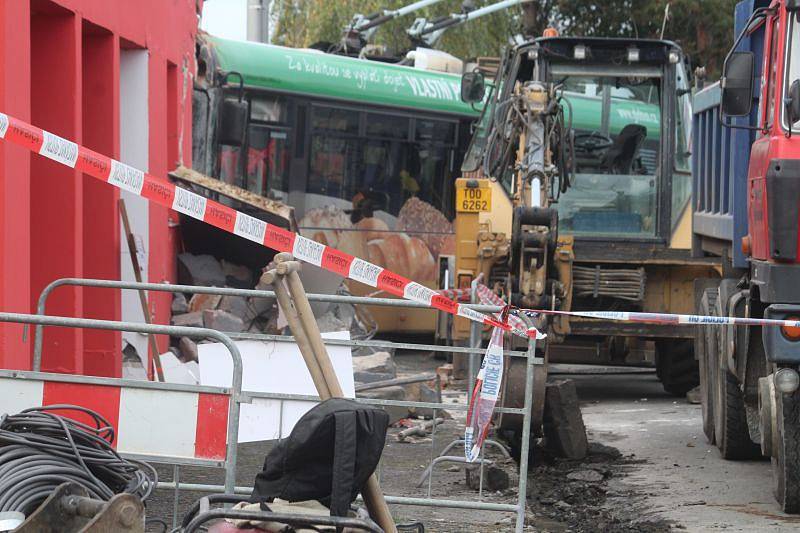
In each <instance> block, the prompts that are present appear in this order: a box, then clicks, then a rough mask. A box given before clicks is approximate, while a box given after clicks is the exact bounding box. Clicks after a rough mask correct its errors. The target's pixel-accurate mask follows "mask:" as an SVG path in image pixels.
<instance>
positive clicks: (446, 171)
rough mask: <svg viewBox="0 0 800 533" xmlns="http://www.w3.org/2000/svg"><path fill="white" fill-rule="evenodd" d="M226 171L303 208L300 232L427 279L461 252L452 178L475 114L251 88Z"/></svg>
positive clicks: (298, 210) (224, 156)
mask: <svg viewBox="0 0 800 533" xmlns="http://www.w3.org/2000/svg"><path fill="white" fill-rule="evenodd" d="M249 107H250V119H249V123H248V129H247V135H246V138H245V143H244V146H241V147H239V146H226V145H219V149H218V154H217V156H218V165H219V176H220V179H222V180H223V181H225V182H227V183H230V184H231V185H236V186H238V187H241V188H244V189H247V190H249V191H251V192H253V193H256V194H259V195H262V196H266V197H269V198H272V199H276V200H280V201H282V202H284V203H287V204H289V205H291V206H292V207H294V208H295V214H296V217H297V220H298V229H299V230H300V233H301V234H303V235H304V236H307V237H309V238H313V239H315V240H318V241H321V242H324V243H326V244H328V245H330V246H334V247H336V248H339V249H341V250H343V251H345V252H348V253H351V254H352V255H355V256H357V257H370V258H374V261H375V262H376V263H378V264H380V265H381V266H387V267H388V268H392V269H393V270H394V271H396V272H398V273H399V274H401V275H404V276H407V277H409V278H411V279H416V280H420V281H422V282H433V280H435V279H436V272H437V267H436V264H437V261H438V258H439V256H441V255H452V254H453V253H454V252H455V237H454V229H453V225H452V220H453V216H454V215H455V213H454V200H453V195H454V194H455V193H454V181H455V178H456V177H457V176H456V169H458V168H459V165H460V162H461V159H462V158H463V155H464V152H465V144H466V141H467V140H468V136H469V130H470V125H471V123H472V122H473V119H472V117H464V116H458V115H448V114H433V113H427V112H420V111H415V110H400V109H398V110H391V109H383V108H379V107H377V106H370V105H359V103H358V102H349V103H338V102H330V101H325V100H322V99H316V98H307V97H304V96H299V95H298V96H291V95H278V94H275V93H268V92H260V93H252V94H251V95H250V97H249Z"/></svg>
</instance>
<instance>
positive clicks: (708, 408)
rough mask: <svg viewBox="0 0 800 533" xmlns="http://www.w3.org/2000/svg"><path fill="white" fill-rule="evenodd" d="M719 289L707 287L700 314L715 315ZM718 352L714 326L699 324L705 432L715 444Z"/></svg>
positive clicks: (697, 342)
mask: <svg viewBox="0 0 800 533" xmlns="http://www.w3.org/2000/svg"><path fill="white" fill-rule="evenodd" d="M717 294H718V293H717V289H716V288H707V289H705V291H704V292H703V296H702V299H701V300H700V308H699V314H701V315H713V314H715V312H716V305H717ZM715 353H717V343H716V335H715V334H714V328H712V327H707V326H697V331H696V332H695V355H696V356H697V366H698V367H699V371H700V408H701V411H702V413H703V433H705V435H706V440H708V443H709V444H714V385H713V384H714V373H713V370H714V365H713V364H711V360H712V358H711V357H710V355H711V354H715Z"/></svg>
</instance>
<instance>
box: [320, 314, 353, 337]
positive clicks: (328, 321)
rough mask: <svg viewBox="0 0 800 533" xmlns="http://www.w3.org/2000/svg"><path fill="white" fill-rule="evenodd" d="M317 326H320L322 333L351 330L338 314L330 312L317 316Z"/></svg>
mask: <svg viewBox="0 0 800 533" xmlns="http://www.w3.org/2000/svg"><path fill="white" fill-rule="evenodd" d="M317 326H318V327H319V331H320V333H331V332H334V331H350V326H348V325H347V324H345V323H344V322H343V321H342V320H341V319H340V318H339V317H338V316H336V314H334V313H330V312H328V313H325V314H324V315H322V316H321V317H319V318H317Z"/></svg>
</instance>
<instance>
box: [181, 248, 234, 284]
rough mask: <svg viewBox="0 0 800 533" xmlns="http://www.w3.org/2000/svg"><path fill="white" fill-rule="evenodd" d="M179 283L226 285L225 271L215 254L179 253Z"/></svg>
mask: <svg viewBox="0 0 800 533" xmlns="http://www.w3.org/2000/svg"><path fill="white" fill-rule="evenodd" d="M178 283H181V284H184V285H202V286H205V287H212V286H213V287H224V286H225V273H224V272H223V271H222V266H221V265H220V263H219V261H217V260H216V258H214V256H211V255H205V254H204V255H194V254H189V253H184V254H180V255H178Z"/></svg>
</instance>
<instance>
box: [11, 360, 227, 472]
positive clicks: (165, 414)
mask: <svg viewBox="0 0 800 533" xmlns="http://www.w3.org/2000/svg"><path fill="white" fill-rule="evenodd" d="M0 391H2V393H0V416H2V415H3V414H4V413H7V414H16V413H18V412H20V411H22V410H23V409H28V408H30V407H39V406H46V405H57V404H72V405H78V406H81V407H86V408H89V409H91V410H93V411H96V412H98V413H100V414H101V415H102V416H104V417H105V418H106V419H107V420H108V421H109V422H110V423H111V425H112V426H113V427H114V429H115V430H116V431H115V433H116V437H117V438H116V442H115V443H114V447H115V448H116V450H117V452H119V453H121V454H127V455H131V456H136V457H141V458H145V459H148V458H149V459H163V460H167V459H172V460H174V459H178V460H183V461H186V460H188V461H189V462H197V463H203V462H208V461H214V462H218V461H222V460H225V458H226V452H227V443H226V441H227V438H226V436H227V430H228V413H229V401H230V395H229V394H227V393H225V392H212V389H210V388H208V387H205V388H204V389H203V390H202V391H201V390H198V391H192V390H191V388H190V387H184V388H181V389H173V390H170V389H169V387H166V386H160V387H133V386H125V385H123V384H122V382H121V380H115V379H106V378H81V377H79V376H69V377H65V376H63V375H59V374H47V373H42V372H12V371H2V373H0ZM57 413H58V414H62V415H64V416H67V417H70V418H75V419H78V420H79V421H82V422H86V423H89V419H88V417H87V418H86V420H80V418H79V417H78V416H76V414H75V413H74V412H72V411H64V412H63V413H62V412H57ZM234 445H235V443H234Z"/></svg>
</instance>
